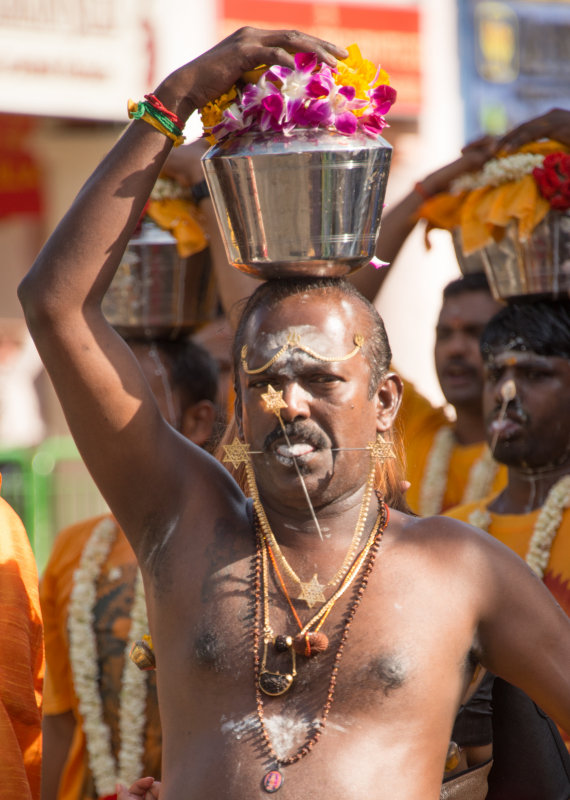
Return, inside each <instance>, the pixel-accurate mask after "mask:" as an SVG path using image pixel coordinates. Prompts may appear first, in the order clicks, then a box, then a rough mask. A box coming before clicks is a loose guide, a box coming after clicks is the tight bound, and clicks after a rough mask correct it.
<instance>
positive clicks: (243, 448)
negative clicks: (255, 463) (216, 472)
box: [222, 436, 249, 467]
mask: <svg viewBox="0 0 570 800" xmlns="http://www.w3.org/2000/svg"><path fill="white" fill-rule="evenodd" d="M222 460H223V461H224V462H225V463H229V464H231V465H232V466H233V467H239V465H240V464H247V463H248V462H249V445H248V444H244V442H240V440H239V439H238V437H237V436H235V437H234V440H233V442H232V443H231V444H225V445H224V457H223V459H222Z"/></svg>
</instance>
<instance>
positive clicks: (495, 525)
mask: <svg viewBox="0 0 570 800" xmlns="http://www.w3.org/2000/svg"><path fill="white" fill-rule="evenodd" d="M492 499H493V496H489V497H486V498H484V499H483V500H480V501H479V502H477V503H468V504H466V505H463V506H459V507H457V508H452V509H450V510H449V511H448V512H446V514H445V516H449V517H453V518H454V519H459V520H462V521H463V522H469V521H470V519H469V518H470V516H471V514H472V513H473V511H475V510H476V509H481V510H484V509H486V508H487V505H488V504H489V503H490V502H491V500H492ZM539 513H540V509H539V508H537V509H536V510H535V511H531V512H529V513H528V514H494V513H493V512H489V514H490V518H491V522H490V524H489V527H488V528H487V531H488V533H490V534H491V536H494V537H495V538H496V539H498V540H499V541H500V542H502V543H503V544H505V545H507V547H510V549H511V550H513V551H514V552H515V553H516V554H517V555H518V556H520V558H522V559H524V558H525V557H526V554H527V552H528V546H529V543H530V540H531V537H532V534H533V532H534V526H535V523H536V520H537V517H538V515H539ZM543 580H544V585H545V586H546V587H547V589H549V590H550V592H552V594H553V595H554V597H555V598H556V601H557V602H558V604H559V605H560V607H561V608H562V609H563V610H564V611H565V612H566V614H568V616H569V617H570V509H566V510H565V511H564V513H563V516H562V522H561V524H560V527H559V529H558V533H557V534H556V537H555V539H554V542H553V544H552V549H551V551H550V559H549V561H548V565H547V567H546V570H545V572H544V578H543ZM561 734H562V737H563V739H564V741H565V743H566V746H567V747H568V749H569V750H570V731H568V732H567V733H565V732H564V731H561Z"/></svg>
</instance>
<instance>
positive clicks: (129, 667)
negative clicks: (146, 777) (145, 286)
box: [41, 340, 217, 800]
mask: <svg viewBox="0 0 570 800" xmlns="http://www.w3.org/2000/svg"><path fill="white" fill-rule="evenodd" d="M129 344H130V347H131V350H132V351H133V352H134V353H135V355H136V357H137V360H138V362H139V365H140V368H141V370H142V372H143V374H144V376H145V378H146V380H147V382H148V384H149V386H150V388H151V389H152V391H153V394H154V396H155V398H156V400H157V403H158V405H159V407H160V410H161V412H162V414H163V415H164V418H165V419H166V420H167V421H168V422H169V423H170V424H171V425H172V426H173V427H174V428H175V429H176V430H177V431H179V432H180V433H181V434H183V435H184V436H186V437H187V438H188V439H189V440H190V441H192V442H194V443H195V444H197V445H199V446H200V447H204V446H207V445H208V443H209V442H210V440H211V437H212V434H213V432H214V425H215V420H216V401H217V397H216V395H217V368H216V364H215V362H214V360H213V358H212V357H211V356H210V355H209V353H208V352H207V351H206V350H205V349H204V348H203V347H202V346H200V345H198V344H196V343H195V342H194V341H192V340H182V341H168V340H158V341H153V342H145V341H136V340H135V341H130V342H129ZM41 602H42V609H43V614H44V621H45V638H46V658H47V674H46V684H45V701H44V723H43V728H44V761H43V773H42V795H41V796H42V800H56V798H57V800H96V798H98V797H100V796H103V795H105V794H112V793H113V792H114V790H115V788H114V787H115V783H116V781H117V779H119V778H120V779H122V780H129V779H132V778H133V777H136V775H138V774H139V773H138V772H137V771H136V770H137V769H139V770H142V771H143V772H144V773H145V774H146V773H151V774H157V775H159V774H160V762H161V731H160V719H159V713H158V703H157V698H156V679H155V673H154V672H153V671H151V670H149V671H147V672H142V671H140V670H139V668H138V667H137V666H135V664H134V663H133V662H132V661H131V660H130V659H129V658H128V653H129V650H130V648H131V645H132V641H133V640H134V639H140V638H141V637H143V636H145V635H146V634H148V623H147V621H146V609H145V605H144V592H143V589H142V584H141V579H140V573H139V570H138V567H137V563H136V559H135V554H134V552H133V550H132V548H131V546H130V545H129V543H128V541H127V538H126V537H125V535H124V533H123V532H122V530H121V529H120V528H119V526H118V525H117V523H116V521H115V520H114V519H113V517H112V516H110V515H107V516H102V517H97V518H95V519H88V520H84V521H82V522H79V523H76V524H74V525H72V526H70V527H68V528H66V529H65V530H63V531H62V532H61V533H60V534H59V536H58V537H57V539H56V541H55V544H54V547H53V550H52V554H51V557H50V560H49V562H48V564H47V566H46V569H45V572H44V574H43V576H42V581H41ZM86 605H87V606H89V607H88V608H86ZM136 709H138V713H137V711H136ZM97 711H100V712H101V714H102V719H101V721H98V718H97V717H96V716H94V715H95V713H96V712H97ZM97 752H99V753H101V752H103V756H104V758H101V756H99V757H96V755H95V754H96V753H97ZM133 770H134V772H133Z"/></svg>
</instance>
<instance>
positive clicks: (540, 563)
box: [468, 475, 570, 580]
mask: <svg viewBox="0 0 570 800" xmlns="http://www.w3.org/2000/svg"><path fill="white" fill-rule="evenodd" d="M567 508H570V475H565V476H564V477H562V478H560V480H558V481H557V482H556V483H555V484H554V486H552V488H551V489H550V491H549V492H548V494H547V496H546V500H545V501H544V505H543V506H542V508H541V509H540V512H539V514H538V516H537V518H536V522H535V524H534V530H533V533H532V536H531V539H530V542H529V545H528V550H527V554H526V557H525V561H526V563H527V564H528V565H529V567H530V568H531V569H532V571H533V572H535V573H536V575H538V577H539V578H540V579H541V580H542V578H544V573H545V571H546V567H547V566H548V562H549V560H550V551H551V550H552V545H553V543H554V539H555V538H556V534H557V533H558V529H559V527H560V524H561V522H562V517H563V514H564V510H565V509H567ZM491 519H492V518H491V514H490V512H489V511H488V510H487V508H481V507H480V508H476V509H474V510H473V511H472V512H471V514H470V515H469V520H468V521H469V523H470V524H471V525H475V526H476V527H477V528H481V529H482V530H484V531H488V530H489V526H490V524H491Z"/></svg>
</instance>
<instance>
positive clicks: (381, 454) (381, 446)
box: [367, 438, 396, 461]
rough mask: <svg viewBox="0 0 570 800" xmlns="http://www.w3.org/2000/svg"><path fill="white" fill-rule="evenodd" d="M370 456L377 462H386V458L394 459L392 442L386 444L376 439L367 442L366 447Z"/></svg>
mask: <svg viewBox="0 0 570 800" xmlns="http://www.w3.org/2000/svg"><path fill="white" fill-rule="evenodd" d="M367 447H368V449H369V450H370V453H371V455H372V456H373V457H374V458H377V459H378V461H386V459H388V458H396V451H395V450H394V445H393V444H392V442H386V441H384V439H380V438H378V439H376V441H375V442H368V445H367Z"/></svg>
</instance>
